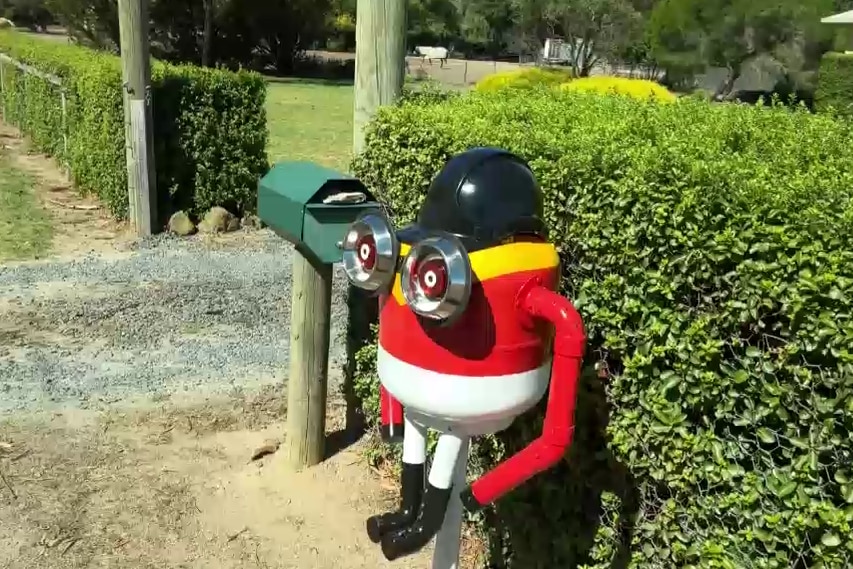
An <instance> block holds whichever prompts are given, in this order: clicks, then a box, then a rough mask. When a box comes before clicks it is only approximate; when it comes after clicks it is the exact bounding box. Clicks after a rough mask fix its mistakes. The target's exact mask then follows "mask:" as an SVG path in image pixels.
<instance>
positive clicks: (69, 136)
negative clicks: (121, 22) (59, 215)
mask: <svg viewBox="0 0 853 569" xmlns="http://www.w3.org/2000/svg"><path fill="white" fill-rule="evenodd" d="M0 51H2V52H4V53H7V54H8V55H10V56H11V57H13V58H14V59H16V60H19V61H21V62H24V63H26V64H29V65H31V66H33V67H34V68H36V69H39V70H41V71H43V72H46V73H49V74H53V75H56V76H58V77H60V78H61V80H62V84H63V88H64V89H65V92H66V105H67V118H66V119H65V124H63V118H62V99H61V97H60V95H59V88H57V87H56V86H54V85H52V84H50V83H49V82H47V81H44V80H42V79H39V78H37V77H35V76H33V75H31V74H22V73H20V72H18V71H17V70H16V68H14V67H12V66H10V65H5V66H4V85H3V90H2V93H3V94H2V101H0V102H2V105H3V108H5V112H6V117H7V119H8V120H10V121H11V122H12V123H15V124H17V125H19V126H20V128H21V129H22V131H23V132H24V133H25V134H27V135H28V136H29V137H30V138H31V139H32V141H33V143H34V145H35V147H36V148H37V149H39V150H41V151H43V152H46V153H48V154H50V155H52V156H54V157H56V158H57V159H58V160H59V161H60V162H62V163H64V164H67V165H68V166H69V167H70V170H71V175H72V179H73V181H74V183H75V185H76V186H77V187H78V188H79V189H80V191H81V192H83V193H90V194H94V195H97V196H98V197H99V198H100V199H101V200H102V201H103V203H104V204H105V205H106V206H107V207H109V209H110V211H111V212H112V213H113V214H114V215H116V216H117V217H119V218H122V217H124V216H125V215H126V214H127V207H128V203H127V170H126V162H125V160H126V159H125V131H124V107H123V102H122V77H121V65H120V61H119V59H118V58H116V57H114V56H112V55H108V54H105V53H100V52H95V51H91V50H89V49H86V48H83V47H77V46H69V45H63V44H54V43H50V42H44V41H42V40H38V39H31V38H27V37H25V36H22V35H19V34H16V33H12V32H8V33H7V32H4V33H0ZM265 94H266V86H265V83H264V81H263V79H262V78H261V76H259V75H256V74H253V73H247V72H239V73H231V72H227V71H219V70H213V69H202V68H197V67H191V66H173V65H167V64H163V63H160V62H155V63H154V65H153V67H152V96H153V103H154V146H155V148H154V151H155V164H156V169H157V187H158V193H159V194H160V195H159V204H158V205H159V209H160V212H161V214H163V216H166V215H167V214H168V213H169V211H170V210H172V209H188V210H189V211H190V212H191V213H193V214H196V215H198V214H200V213H201V212H203V211H204V210H206V209H208V208H210V207H211V206H214V205H223V206H225V207H228V208H229V209H232V210H235V211H238V212H239V211H242V210H244V209H247V208H248V209H251V208H252V207H253V206H254V202H255V200H254V194H255V191H256V184H257V179H258V177H259V176H261V175H262V174H263V173H264V172H265V171H266V169H267V158H266V139H267V130H266V128H267V127H266V114H265V112H266V111H265V107H264V102H265Z"/></svg>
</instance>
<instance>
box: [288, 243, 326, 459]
mask: <svg viewBox="0 0 853 569" xmlns="http://www.w3.org/2000/svg"><path fill="white" fill-rule="evenodd" d="M331 304H332V266H331V265H327V264H324V263H321V262H320V261H319V260H318V259H316V258H315V257H314V256H313V255H312V254H311V253H310V252H307V251H301V250H300V248H299V247H296V248H294V250H293V290H292V292H291V310H290V377H289V378H288V380H287V381H288V384H287V436H286V437H285V456H286V460H287V463H288V464H289V465H290V466H291V467H293V468H295V469H300V468H303V467H306V466H314V465H315V464H317V463H319V462H321V461H322V460H323V453H324V450H325V449H324V442H325V436H326V434H325V430H326V429H325V428H326V392H327V382H328V367H329V331H330V319H331Z"/></svg>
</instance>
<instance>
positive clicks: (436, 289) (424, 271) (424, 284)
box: [415, 259, 447, 300]
mask: <svg viewBox="0 0 853 569" xmlns="http://www.w3.org/2000/svg"><path fill="white" fill-rule="evenodd" d="M415 274H416V277H417V278H416V281H417V283H418V286H420V288H421V290H422V291H423V293H424V295H425V296H426V297H427V298H429V299H430V300H434V299H437V298H441V297H442V296H444V293H445V292H447V266H446V265H445V264H444V261H442V260H441V259H428V260H426V261H424V262H422V263H418V264H417V265H416V267H415Z"/></svg>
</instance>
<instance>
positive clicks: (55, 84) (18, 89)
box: [0, 52, 71, 175]
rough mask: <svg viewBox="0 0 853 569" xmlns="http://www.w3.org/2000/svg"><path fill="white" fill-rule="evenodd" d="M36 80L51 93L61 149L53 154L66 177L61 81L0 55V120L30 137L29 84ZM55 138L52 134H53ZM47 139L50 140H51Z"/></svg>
mask: <svg viewBox="0 0 853 569" xmlns="http://www.w3.org/2000/svg"><path fill="white" fill-rule="evenodd" d="M33 80H38V81H42V82H43V83H44V84H46V85H50V86H51V87H52V88H53V90H54V91H55V96H56V100H57V102H58V109H59V115H60V121H59V123H60V124H59V127H60V129H61V135H62V137H61V138H62V148H61V149H57V150H59V152H57V153H56V156H57V158H58V159H59V162H60V165H61V166H62V167H63V168H64V169H65V172H66V174H68V175H70V174H71V167H70V160H69V157H68V91H67V89H66V87H65V85H64V84H63V82H62V79H61V78H60V77H58V76H56V75H52V74H50V73H45V72H44V71H41V70H40V69H36V68H35V67H33V66H31V65H28V64H26V63H23V62H21V61H18V60H17V59H14V58H12V57H10V56H9V55H7V54H5V53H1V52H0V119H2V120H3V122H5V123H7V124H10V125H12V126H15V127H18V128H19V129H20V130H21V131H22V132H24V133H26V134H32V130H33V126H34V125H33V124H31V123H32V121H33V113H30V112H29V108H28V106H29V105H31V104H33V102H32V100H31V97H30V96H28V93H30V91H31V90H30V85H29V83H28V82H29V81H33ZM54 137H55V134H54ZM54 137H51V138H54Z"/></svg>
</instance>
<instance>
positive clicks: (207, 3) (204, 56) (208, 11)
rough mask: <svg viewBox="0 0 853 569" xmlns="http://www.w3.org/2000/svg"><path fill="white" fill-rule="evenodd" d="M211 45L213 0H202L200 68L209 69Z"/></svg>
mask: <svg viewBox="0 0 853 569" xmlns="http://www.w3.org/2000/svg"><path fill="white" fill-rule="evenodd" d="M212 45H213V0H204V35H203V37H202V44H201V66H202V67H210V48H211V46H212Z"/></svg>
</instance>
